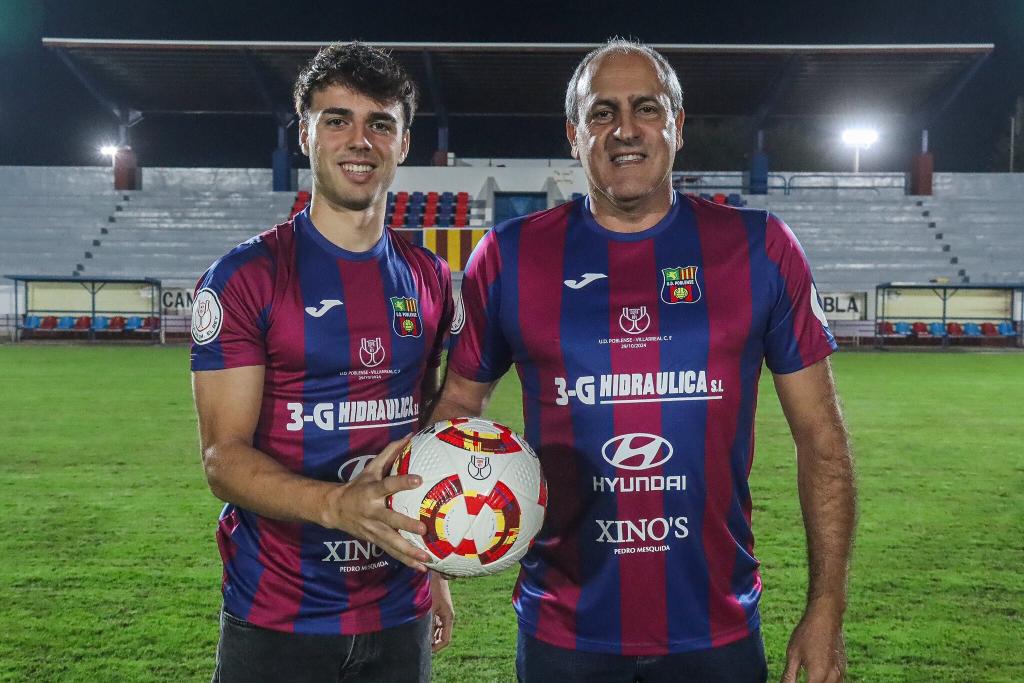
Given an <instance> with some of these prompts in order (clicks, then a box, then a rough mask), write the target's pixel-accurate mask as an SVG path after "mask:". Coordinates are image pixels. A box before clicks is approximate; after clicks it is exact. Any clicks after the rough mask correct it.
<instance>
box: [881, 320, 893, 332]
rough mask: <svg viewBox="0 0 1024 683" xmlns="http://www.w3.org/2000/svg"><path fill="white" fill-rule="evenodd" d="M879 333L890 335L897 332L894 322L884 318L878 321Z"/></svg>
mask: <svg viewBox="0 0 1024 683" xmlns="http://www.w3.org/2000/svg"><path fill="white" fill-rule="evenodd" d="M878 334H883V335H890V334H896V329H895V328H894V327H893V326H892V322H891V321H889V320H883V321H882V322H880V323H878Z"/></svg>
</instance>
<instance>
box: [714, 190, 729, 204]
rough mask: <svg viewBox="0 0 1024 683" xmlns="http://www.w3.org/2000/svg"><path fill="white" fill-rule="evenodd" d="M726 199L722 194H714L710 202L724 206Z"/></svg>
mask: <svg viewBox="0 0 1024 683" xmlns="http://www.w3.org/2000/svg"><path fill="white" fill-rule="evenodd" d="M726 199H727V198H726V196H725V194H723V193H722V192H716V193H715V194H714V196H712V197H711V201H713V202H714V203H715V204H725V202H726Z"/></svg>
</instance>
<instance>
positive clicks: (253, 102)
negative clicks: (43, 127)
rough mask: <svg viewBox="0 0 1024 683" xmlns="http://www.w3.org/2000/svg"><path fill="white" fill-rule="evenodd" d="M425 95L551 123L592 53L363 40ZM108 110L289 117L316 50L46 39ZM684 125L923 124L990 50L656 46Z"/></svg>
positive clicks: (434, 109) (440, 104)
mask: <svg viewBox="0 0 1024 683" xmlns="http://www.w3.org/2000/svg"><path fill="white" fill-rule="evenodd" d="M374 44H375V45H377V46H379V47H382V48H385V49H388V50H390V51H391V53H392V54H393V55H394V56H395V57H396V58H397V59H398V60H399V61H401V62H402V64H403V65H404V66H405V67H406V69H407V70H408V71H409V72H410V74H411V75H412V76H413V78H414V79H415V80H416V81H417V82H418V83H419V84H420V86H421V88H422V89H423V95H422V97H421V108H420V114H419V115H421V116H435V117H438V123H439V125H442V126H446V125H447V119H448V118H449V117H468V116H476V117H494V116H502V117H544V116H562V114H561V112H562V108H563V97H564V92H565V84H566V83H567V81H568V80H569V77H570V76H571V75H572V71H573V69H574V67H575V65H576V64H577V63H578V62H579V60H580V58H581V57H582V56H583V55H584V54H586V53H587V52H588V51H590V50H591V49H593V48H595V47H598V44H546V43H374ZM43 45H44V46H45V47H47V48H49V49H51V50H53V51H54V52H55V53H56V54H57V55H58V56H59V57H60V58H61V59H62V60H63V61H64V62H65V63H66V64H67V66H68V67H69V68H70V69H71V70H72V71H74V73H75V74H76V75H77V76H78V78H79V79H80V80H81V81H82V82H83V84H85V86H86V87H87V88H88V89H89V90H90V92H92V94H93V96H95V97H96V98H97V99H99V100H100V101H101V102H103V103H104V104H105V105H106V106H107V108H108V109H110V110H111V111H112V112H114V113H115V115H118V116H120V117H121V118H122V122H127V120H128V118H129V113H130V114H131V116H133V117H138V115H139V114H146V113H164V114H166V113H175V114H222V115H224V114H268V115H270V114H276V115H279V116H288V113H289V112H290V110H291V101H290V100H291V97H290V93H291V87H292V83H293V82H294V80H295V76H296V75H297V73H298V72H299V70H300V69H301V68H302V66H303V65H305V63H306V62H307V61H308V60H309V59H310V57H312V56H313V54H315V52H316V51H317V49H318V48H319V47H320V46H321V43H314V42H235V41H188V40H97V39H72V38H43ZM653 47H655V48H656V49H657V50H658V51H659V52H661V53H662V54H664V55H665V57H666V58H667V59H668V60H669V62H671V63H672V65H673V66H674V67H675V68H676V70H677V72H678V73H679V77H680V79H681V81H682V83H683V88H684V90H685V91H686V99H685V106H686V111H687V115H688V116H689V117H693V116H697V117H717V116H750V117H754V120H755V122H756V124H757V125H758V126H760V125H761V124H762V123H763V122H764V121H765V120H766V119H767V118H769V117H828V116H850V115H864V114H868V115H873V116H911V117H915V118H916V119H920V121H921V123H922V125H923V126H926V125H927V122H928V121H929V120H930V119H932V118H934V117H935V116H936V115H938V114H939V113H941V112H942V111H943V110H944V109H945V108H946V107H947V106H948V105H949V104H950V103H951V102H952V101H953V99H954V98H955V97H956V96H957V94H959V92H960V91H961V90H962V88H963V86H964V85H965V84H966V83H967V82H968V81H969V80H970V78H971V77H972V76H973V75H974V74H975V72H977V70H978V69H979V68H980V66H981V65H982V64H983V63H984V61H985V60H986V59H987V57H988V56H989V55H990V54H991V52H992V50H993V47H994V46H993V45H992V44H971V45H654V46H653Z"/></svg>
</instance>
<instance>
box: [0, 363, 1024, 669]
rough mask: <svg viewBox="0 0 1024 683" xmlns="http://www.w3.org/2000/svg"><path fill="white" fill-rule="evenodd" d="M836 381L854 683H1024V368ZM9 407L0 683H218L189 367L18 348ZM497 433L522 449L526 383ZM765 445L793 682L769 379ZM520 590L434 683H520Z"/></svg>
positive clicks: (774, 614)
mask: <svg viewBox="0 0 1024 683" xmlns="http://www.w3.org/2000/svg"><path fill="white" fill-rule="evenodd" d="M834 366H835V369H836V375H837V381H838V384H839V388H840V391H841V393H842V395H843V398H844V402H845V406H846V412H847V417H848V420H849V423H850V428H851V431H852V433H853V436H854V444H855V448H856V452H857V469H858V477H859V488H860V507H861V513H860V527H859V533H858V539H857V548H856V552H855V559H854V569H853V579H852V586H851V602H850V609H849V613H848V617H847V629H846V638H847V646H848V651H849V657H850V676H849V680H851V681H886V682H891V681H921V682H925V681H927V682H929V683H931V682H938V681H951V682H952V681H969V682H975V681H1006V682H1007V683H1009V682H1011V681H1022V680H1024V663H1022V660H1021V657H1020V646H1021V643H1022V642H1024V541H1022V538H1024V524H1022V522H1021V516H1022V513H1024V448H1022V443H1024V415H1022V412H1024V408H1022V407H1021V406H1024V354H955V353H951V354H941V353H845V354H844V353H840V354H838V355H837V356H836V358H835V360H834ZM766 375H767V373H766ZM0 386H3V388H4V391H3V396H4V399H5V404H6V406H5V408H4V410H3V411H2V413H0V464H2V470H0V519H2V520H3V528H4V530H5V533H4V534H3V536H2V537H0V600H2V604H3V609H2V610H0V681H28V680H32V681H176V682H177V681H202V680H209V675H210V672H211V668H212V663H213V652H214V646H215V642H216V637H217V611H218V607H219V592H218V588H219V584H220V563H219V559H218V555H217V549H216V543H215V541H214V535H213V534H214V524H215V519H216V516H217V513H218V511H219V509H220V504H219V503H218V502H217V501H216V500H215V499H214V498H213V497H212V495H211V494H210V493H209V491H208V489H207V488H206V483H205V480H204V478H203V474H202V471H201V467H200V465H199V455H198V447H197V445H196V444H197V438H196V428H195V418H194V415H193V409H192V403H191V397H190V392H189V374H188V353H187V350H186V349H185V348H184V347H169V348H137V347H136V348H114V347H91V348H90V347H85V346H69V347H57V346H31V345H22V346H11V345H5V346H0ZM489 416H490V417H492V418H495V419H498V420H501V421H504V422H507V423H509V424H510V425H511V426H513V427H515V428H517V429H518V428H521V426H522V420H521V415H520V409H519V389H518V381H517V380H516V379H515V377H514V374H513V375H510V376H508V377H506V379H505V381H504V382H503V384H502V386H501V387H500V388H499V390H498V392H496V396H495V400H494V402H493V403H492V406H491V409H490V411H489ZM757 438H758V449H757V458H756V460H755V464H754V471H753V474H752V479H751V481H752V489H753V496H754V531H755V534H756V535H757V554H758V556H759V558H760V559H761V561H762V562H763V566H762V574H763V579H764V584H765V598H764V600H763V602H762V615H763V618H764V621H765V626H764V636H765V641H766V646H767V650H768V657H769V667H770V671H771V678H772V679H774V680H778V676H779V675H780V674H781V671H782V661H783V653H784V651H785V645H786V640H787V638H788V637H789V632H790V630H791V629H792V627H793V626H794V625H795V622H796V620H797V619H798V618H799V615H800V611H801V608H802V601H803V594H804V588H805V585H806V578H805V575H806V570H805V554H804V542H803V531H802V526H801V523H800V512H799V507H798V504H797V498H796V484H795V481H796V475H795V460H794V457H793V451H792V445H791V441H790V438H789V434H788V430H787V428H786V424H785V422H784V420H783V419H782V416H781V411H780V409H779V406H778V402H777V400H776V399H775V396H774V392H773V390H772V388H771V380H770V376H766V377H763V378H762V387H761V406H760V411H759V413H758V423H757ZM514 578H515V576H514V572H510V573H506V574H503V575H500V576H497V577H492V578H489V579H475V580H462V581H457V582H455V583H454V584H453V589H452V591H453V593H454V596H455V603H456V610H457V613H458V617H457V619H458V623H457V626H456V632H455V638H454V642H453V645H452V646H451V647H450V648H448V650H446V651H445V652H444V653H442V654H441V655H440V656H439V657H438V658H437V659H436V660H435V676H434V679H435V680H436V681H440V682H442V683H448V682H454V681H475V682H478V683H484V682H487V681H497V682H501V683H505V682H508V681H513V680H514V679H515V677H514V674H513V656H514V643H515V619H514V615H513V612H512V609H511V606H510V604H509V594H510V590H511V585H512V583H513V581H514Z"/></svg>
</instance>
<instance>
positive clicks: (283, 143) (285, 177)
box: [271, 110, 299, 192]
mask: <svg viewBox="0 0 1024 683" xmlns="http://www.w3.org/2000/svg"><path fill="white" fill-rule="evenodd" d="M274 118H275V119H276V120H277V148H276V149H274V153H273V155H272V156H271V167H272V169H273V173H272V178H273V180H272V182H273V190H274V192H295V190H296V187H297V184H298V175H299V174H298V171H297V170H296V169H294V168H292V154H291V150H290V149H289V147H288V129H289V128H291V127H292V124H293V123H295V121H296V116H295V115H294V114H292V113H291V112H284V111H280V110H279V111H277V112H276V113H275V114H274Z"/></svg>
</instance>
